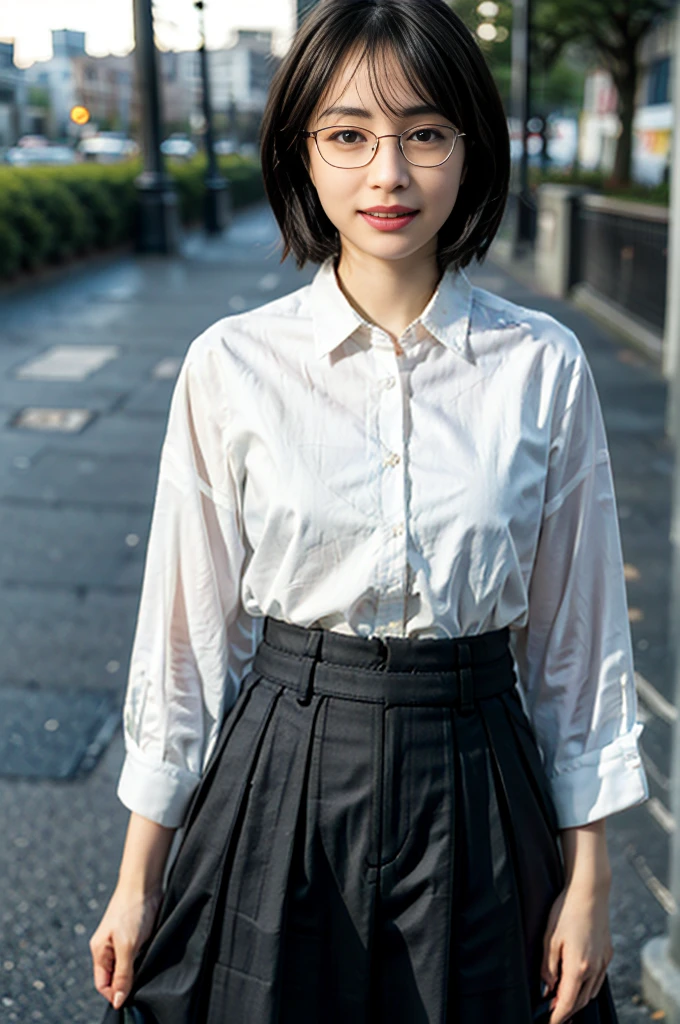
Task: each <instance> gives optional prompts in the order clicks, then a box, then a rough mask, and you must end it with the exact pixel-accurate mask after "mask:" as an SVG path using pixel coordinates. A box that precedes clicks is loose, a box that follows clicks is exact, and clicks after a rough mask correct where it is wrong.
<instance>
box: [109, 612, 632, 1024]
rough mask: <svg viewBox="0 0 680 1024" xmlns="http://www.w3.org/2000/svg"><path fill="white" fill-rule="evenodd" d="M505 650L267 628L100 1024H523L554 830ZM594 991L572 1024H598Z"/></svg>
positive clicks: (555, 875) (475, 642)
mask: <svg viewBox="0 0 680 1024" xmlns="http://www.w3.org/2000/svg"><path fill="white" fill-rule="evenodd" d="M508 636H509V634H508V630H507V629H504V630H497V631H494V632H490V633H485V634H483V635H481V636H475V637H472V636H471V637H465V638H461V639H454V640H408V639H400V638H387V639H385V640H381V639H379V638H376V637H373V638H369V639H363V638H359V637H348V636H342V635H339V634H337V633H333V632H329V631H325V630H318V629H303V628H301V627H298V626H291V625H288V624H285V623H282V622H279V621H277V620H275V619H271V618H268V619H267V620H266V621H265V628H264V636H263V640H262V642H261V644H260V645H259V647H258V651H257V654H256V657H255V660H254V663H253V667H252V669H251V671H250V672H249V673H248V674H247V676H246V677H245V679H244V680H243V684H242V688H241V692H240V694H239V697H238V700H237V701H236V704H235V705H234V706H233V707H232V708H231V709H230V710H229V712H228V713H227V715H226V717H225V720H224V723H223V725H222V728H221V731H220V736H219V739H218V742H217V744H216V747H215V750H214V752H213V755H212V757H211V759H210V762H209V764H208V766H207V768H206V771H205V773H204V775H203V778H202V780H201V784H200V785H199V787H198V790H197V791H196V794H195V796H194V798H193V800H192V803H191V805H190V808H189V811H188V815H187V820H186V822H185V828H184V832H183V836H182V840H181V843H180V846H179V849H178V852H177V855H176V858H175V860H174V862H173V864H172V867H171V869H170V872H169V876H168V880H167V885H166V891H165V895H164V898H163V902H162V905H161V908H160V910H159V914H158V917H157V920H156V925H155V928H154V933H153V935H152V936H151V938H150V939H149V940H148V942H147V943H146V944H145V945H144V947H143V948H142V949H141V950H140V952H139V954H138V956H137V959H136V964H135V981H134V987H133V991H132V994H131V996H130V998H129V1000H128V1002H127V1004H126V1008H125V1012H123V1011H120V1012H119V1013H116V1012H114V1011H113V1010H112V1009H110V1010H109V1011H108V1012H107V1015H106V1018H105V1021H106V1024H113V1022H114V1021H115V1022H121V1024H122V1022H123V1021H126V1022H130V1021H138V1022H145V1024H487V1022H488V1024H530V1022H532V1021H536V1020H540V1021H547V1019H548V1015H547V1014H545V1015H541V1014H540V1013H539V1010H540V1003H541V998H540V985H541V983H540V965H541V956H542V943H543V935H544V932H545V927H546V923H547V918H548V913H549V910H550V907H551V905H552V902H553V900H554V899H555V898H556V896H557V895H558V893H559V892H560V889H561V888H562V885H563V868H562V862H561V857H560V850H559V845H558V833H557V820H556V816H555V810H554V807H553V804H552V801H551V797H550V793H549V791H548V786H547V781H546V778H545V775H544V772H543V768H542V764H541V760H540V756H539V753H538V750H537V747H536V743H535V740H534V736H533V733H532V730H531V727H530V725H529V723H528V720H527V718H526V716H525V714H524V711H523V708H522V705H521V702H520V700H519V697H518V694H517V691H516V687H515V675H514V670H513V662H512V657H511V655H510V651H509V647H508ZM615 1021H616V1014H615V1010H614V1006H613V1003H612V1000H611V995H610V991H609V986H608V984H607V983H605V985H604V987H603V989H602V990H601V992H600V995H599V997H598V998H597V999H595V1000H593V1002H591V1004H590V1005H589V1006H588V1007H587V1008H586V1009H585V1010H583V1011H582V1012H581V1013H579V1014H578V1015H577V1016H576V1017H575V1018H574V1022H575V1024H576V1022H578V1024H614V1022H615Z"/></svg>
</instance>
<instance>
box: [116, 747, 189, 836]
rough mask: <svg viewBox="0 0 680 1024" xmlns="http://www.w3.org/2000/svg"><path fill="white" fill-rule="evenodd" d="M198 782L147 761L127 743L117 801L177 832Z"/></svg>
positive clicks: (165, 765) (183, 772)
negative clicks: (176, 829)
mask: <svg viewBox="0 0 680 1024" xmlns="http://www.w3.org/2000/svg"><path fill="white" fill-rule="evenodd" d="M199 781H200V776H198V775H194V774H193V773H192V772H188V771H186V770H185V769H182V768H179V767H178V766H177V765H174V764H169V763H168V762H158V761H151V760H150V759H149V758H148V757H146V756H145V755H144V754H143V753H142V751H141V750H139V749H137V748H135V747H133V746H131V744H130V743H129V741H128V743H127V744H126V754H125V761H124V762H123V769H122V771H121V773H120V778H119V780H118V790H117V793H118V799H119V800H120V802H121V803H122V804H124V806H125V807H127V808H128V810H130V811H134V812H135V813H136V814H141V815H142V816H143V817H144V818H149V819H150V820H151V821H155V822H157V824H159V825H165V827H166V828H179V827H180V825H181V824H182V822H183V820H184V815H185V813H186V810H187V807H188V805H189V802H190V800H191V797H192V795H193V793H194V790H195V789H196V787H197V786H198V783H199Z"/></svg>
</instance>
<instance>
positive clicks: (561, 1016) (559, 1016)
mask: <svg viewBox="0 0 680 1024" xmlns="http://www.w3.org/2000/svg"><path fill="white" fill-rule="evenodd" d="M582 987H583V979H582V978H581V977H580V976H579V974H578V973H576V972H575V971H569V970H566V971H565V970H564V969H563V974H562V977H561V978H560V983H559V985H558V987H557V997H556V1000H555V1005H554V1006H553V1011H552V1014H551V1015H550V1024H565V1021H567V1020H569V1018H570V1017H571V1015H572V1014H573V1013H574V1012H575V1007H576V1003H577V1001H578V998H579V995H580V993H581V989H582Z"/></svg>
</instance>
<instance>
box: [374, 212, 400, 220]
mask: <svg viewBox="0 0 680 1024" xmlns="http://www.w3.org/2000/svg"><path fill="white" fill-rule="evenodd" d="M368 216H369V217H386V218H388V219H392V220H393V219H394V218H395V217H406V216H408V214H406V213H369V214H368Z"/></svg>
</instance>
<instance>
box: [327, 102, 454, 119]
mask: <svg viewBox="0 0 680 1024" xmlns="http://www.w3.org/2000/svg"><path fill="white" fill-rule="evenodd" d="M331 114H332V115H333V116H335V115H338V116H340V117H366V118H370V117H372V116H373V115H372V114H371V112H370V111H368V110H364V108H363V107H327V108H326V110H323V111H322V112H321V113H320V114H319V117H329V116H330V115H331ZM421 114H441V111H440V110H438V109H437V107H432V106H430V105H429V104H427V103H426V104H421V105H419V106H416V107H405V108H404V109H403V110H402V111H400V117H418V116H420V115H421Z"/></svg>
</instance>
